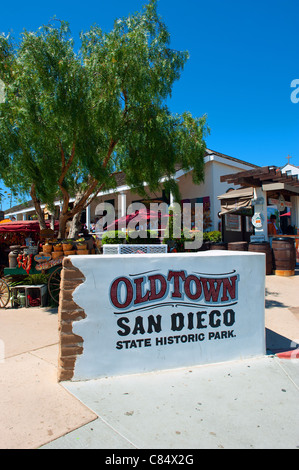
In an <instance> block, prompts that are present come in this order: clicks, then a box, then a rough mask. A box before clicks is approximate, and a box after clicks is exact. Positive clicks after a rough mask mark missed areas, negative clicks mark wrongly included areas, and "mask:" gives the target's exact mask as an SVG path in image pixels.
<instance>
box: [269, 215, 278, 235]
mask: <svg viewBox="0 0 299 470" xmlns="http://www.w3.org/2000/svg"><path fill="white" fill-rule="evenodd" d="M268 235H269V236H271V235H277V227H276V215H274V214H271V216H270V222H269V223H268Z"/></svg>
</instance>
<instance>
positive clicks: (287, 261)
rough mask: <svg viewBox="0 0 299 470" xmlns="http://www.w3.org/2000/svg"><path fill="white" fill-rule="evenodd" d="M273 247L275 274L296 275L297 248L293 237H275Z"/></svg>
mask: <svg viewBox="0 0 299 470" xmlns="http://www.w3.org/2000/svg"><path fill="white" fill-rule="evenodd" d="M272 249H273V264H274V274H276V276H294V274H295V266H296V250H295V243H294V240H293V238H288V237H278V238H273V240H272Z"/></svg>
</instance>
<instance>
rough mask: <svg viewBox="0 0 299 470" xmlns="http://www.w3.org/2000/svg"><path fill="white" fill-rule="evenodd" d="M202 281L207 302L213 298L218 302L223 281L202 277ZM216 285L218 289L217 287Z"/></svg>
mask: <svg viewBox="0 0 299 470" xmlns="http://www.w3.org/2000/svg"><path fill="white" fill-rule="evenodd" d="M200 280H201V283H202V286H203V291H204V296H205V300H206V301H207V302H210V301H211V297H212V301H213V302H217V300H218V297H219V291H220V288H221V284H222V282H223V279H212V278H211V279H208V278H204V277H201V278H200ZM215 283H216V287H215Z"/></svg>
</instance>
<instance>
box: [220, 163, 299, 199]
mask: <svg viewBox="0 0 299 470" xmlns="http://www.w3.org/2000/svg"><path fill="white" fill-rule="evenodd" d="M220 181H221V182H222V183H223V182H226V183H229V184H236V185H239V186H245V187H252V188H257V187H260V188H262V189H263V190H264V191H285V192H287V193H288V194H296V195H297V194H299V179H298V175H288V174H286V173H283V172H282V170H281V168H278V167H276V166H264V167H260V168H257V169H255V170H247V171H241V172H239V173H233V174H229V175H224V176H221V177H220Z"/></svg>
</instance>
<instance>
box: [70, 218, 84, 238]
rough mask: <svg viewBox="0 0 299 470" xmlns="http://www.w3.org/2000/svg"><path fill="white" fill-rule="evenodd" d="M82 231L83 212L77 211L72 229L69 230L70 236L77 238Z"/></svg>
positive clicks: (72, 222)
mask: <svg viewBox="0 0 299 470" xmlns="http://www.w3.org/2000/svg"><path fill="white" fill-rule="evenodd" d="M80 231H81V212H77V214H75V215H74V217H73V219H72V221H71V224H70V231H69V238H76V237H78V234H79V233H80Z"/></svg>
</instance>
